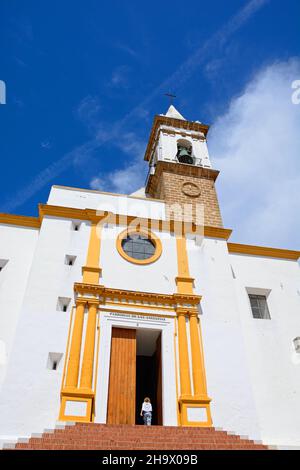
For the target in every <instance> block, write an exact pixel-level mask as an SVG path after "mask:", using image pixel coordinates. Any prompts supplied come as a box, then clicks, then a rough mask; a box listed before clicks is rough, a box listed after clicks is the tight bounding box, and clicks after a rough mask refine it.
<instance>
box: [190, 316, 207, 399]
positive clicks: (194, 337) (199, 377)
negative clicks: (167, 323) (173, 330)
mask: <svg viewBox="0 0 300 470" xmlns="http://www.w3.org/2000/svg"><path fill="white" fill-rule="evenodd" d="M199 334H200V331H199V329H198V319H197V312H196V311H195V312H191V313H190V335H191V351H192V365H193V383H194V395H196V396H202V397H204V396H205V397H206V396H207V391H206V380H205V370H204V361H203V351H202V348H201V344H200V338H199Z"/></svg>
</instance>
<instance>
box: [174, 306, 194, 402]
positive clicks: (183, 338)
mask: <svg viewBox="0 0 300 470" xmlns="http://www.w3.org/2000/svg"><path fill="white" fill-rule="evenodd" d="M177 316H178V347H179V364H180V369H179V374H180V395H181V396H186V395H191V377H190V365H189V353H188V343H187V334H186V324H185V312H184V311H178V312H177Z"/></svg>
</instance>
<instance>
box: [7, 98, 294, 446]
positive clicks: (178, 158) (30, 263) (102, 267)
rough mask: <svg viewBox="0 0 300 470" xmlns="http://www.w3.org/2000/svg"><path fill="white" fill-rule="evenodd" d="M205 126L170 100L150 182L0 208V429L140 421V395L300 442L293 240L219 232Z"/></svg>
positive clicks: (186, 415) (163, 419) (203, 420)
mask: <svg viewBox="0 0 300 470" xmlns="http://www.w3.org/2000/svg"><path fill="white" fill-rule="evenodd" d="M207 132H208V126H206V125H204V124H202V123H200V122H197V121H196V122H192V121H188V120H186V119H184V118H183V116H182V115H181V114H179V113H178V111H177V110H176V109H175V108H174V107H173V106H171V107H170V108H169V110H168V112H167V113H166V115H159V116H155V118H154V123H153V127H152V130H151V133H150V137H149V142H148V146H147V149H146V153H145V161H146V162H147V164H148V165H149V173H148V177H147V180H146V186H145V188H143V189H141V190H139V191H137V192H136V193H134V194H132V195H128V196H127V195H120V194H111V193H105V192H101V191H95V190H86V189H79V188H69V187H62V186H53V187H52V188H51V191H50V195H49V198H48V201H47V203H46V204H40V205H39V215H38V217H26V216H17V215H11V214H0V440H1V439H2V440H4V439H16V438H18V437H25V436H29V435H30V434H31V433H32V432H42V431H43V430H44V429H45V428H53V427H54V425H55V423H56V422H57V421H61V422H66V421H79V422H95V423H109V424H141V422H140V421H139V411H140V407H141V403H142V401H143V398H144V396H149V397H150V398H151V401H152V403H153V408H154V414H153V424H157V425H162V426H215V427H221V428H223V429H226V430H228V431H232V432H236V433H238V434H241V435H247V436H249V437H250V438H252V439H260V440H262V441H263V442H264V443H266V444H274V445H293V446H297V445H298V446H300V271H299V264H298V258H299V256H300V251H292V250H286V249H284V248H280V249H279V248H276V249H275V248H270V247H258V246H253V245H243V244H237V243H231V242H230V236H231V233H232V230H231V229H229V228H225V227H223V223H222V218H221V211H220V208H219V204H218V198H217V194H216V190H215V181H216V179H217V177H218V171H217V170H215V169H214V168H213V167H212V165H211V162H210V158H209V153H208V149H207V143H206V136H207ZM249 243H251V233H249Z"/></svg>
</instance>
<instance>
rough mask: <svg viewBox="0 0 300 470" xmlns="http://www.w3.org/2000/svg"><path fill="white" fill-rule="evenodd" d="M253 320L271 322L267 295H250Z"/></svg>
mask: <svg viewBox="0 0 300 470" xmlns="http://www.w3.org/2000/svg"><path fill="white" fill-rule="evenodd" d="M249 300H250V305H251V310H252V315H253V318H259V319H261V320H271V316H270V312H269V308H268V304H267V298H266V296H265V295H256V294H249Z"/></svg>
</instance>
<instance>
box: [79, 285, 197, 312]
mask: <svg viewBox="0 0 300 470" xmlns="http://www.w3.org/2000/svg"><path fill="white" fill-rule="evenodd" d="M74 290H75V292H77V293H78V294H80V295H87V294H93V295H94V296H95V295H98V296H99V297H101V298H102V299H103V303H105V299H106V298H109V299H118V300H122V299H124V300H133V301H136V302H138V301H140V302H149V303H154V304H159V305H170V306H173V307H174V308H175V307H176V306H177V305H184V306H185V307H186V306H194V305H198V304H199V302H200V300H201V297H200V296H199V295H195V294H158V293H156V292H141V291H131V290H124V289H114V288H109V287H105V286H103V285H98V286H97V285H95V284H84V283H75V284H74ZM79 298H80V297H79ZM150 306H151V305H150Z"/></svg>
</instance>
